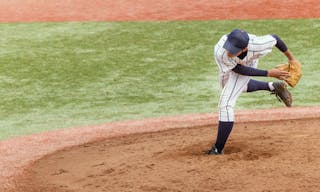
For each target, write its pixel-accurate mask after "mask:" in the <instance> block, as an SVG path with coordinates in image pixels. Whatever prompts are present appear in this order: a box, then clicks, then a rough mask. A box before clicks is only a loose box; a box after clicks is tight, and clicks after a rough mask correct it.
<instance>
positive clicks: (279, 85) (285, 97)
mask: <svg viewBox="0 0 320 192" xmlns="http://www.w3.org/2000/svg"><path fill="white" fill-rule="evenodd" d="M273 87H274V90H273V91H272V94H275V95H276V97H277V98H278V100H279V101H280V102H281V101H282V102H283V103H284V104H285V105H286V106H287V107H291V105H292V97H291V93H290V92H289V91H288V89H287V84H286V83H285V82H283V81H278V82H274V83H273Z"/></svg>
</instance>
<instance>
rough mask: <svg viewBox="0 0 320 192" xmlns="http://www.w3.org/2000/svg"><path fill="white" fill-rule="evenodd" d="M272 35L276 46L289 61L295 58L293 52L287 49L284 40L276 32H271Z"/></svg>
mask: <svg viewBox="0 0 320 192" xmlns="http://www.w3.org/2000/svg"><path fill="white" fill-rule="evenodd" d="M271 36H272V37H274V38H275V39H276V40H277V43H276V45H275V46H276V47H277V48H278V49H279V50H280V51H281V52H282V53H283V54H284V55H285V56H286V57H287V58H288V60H289V61H293V60H295V58H294V56H293V54H292V53H291V51H290V50H289V49H288V47H287V45H286V44H285V43H284V41H283V40H282V39H281V38H280V37H279V36H278V35H276V34H271Z"/></svg>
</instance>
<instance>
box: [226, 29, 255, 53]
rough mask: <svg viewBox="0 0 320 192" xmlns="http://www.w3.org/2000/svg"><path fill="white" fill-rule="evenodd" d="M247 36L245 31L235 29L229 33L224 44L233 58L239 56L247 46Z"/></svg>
mask: <svg viewBox="0 0 320 192" xmlns="http://www.w3.org/2000/svg"><path fill="white" fill-rule="evenodd" d="M248 42H249V35H248V33H247V32H246V31H244V30H240V29H235V30H233V31H231V33H229V35H228V38H227V41H226V42H225V43H224V45H223V48H225V49H226V50H227V51H228V52H229V53H230V54H229V55H233V56H237V55H239V53H240V54H241V52H242V51H243V50H245V49H246V48H247V46H248Z"/></svg>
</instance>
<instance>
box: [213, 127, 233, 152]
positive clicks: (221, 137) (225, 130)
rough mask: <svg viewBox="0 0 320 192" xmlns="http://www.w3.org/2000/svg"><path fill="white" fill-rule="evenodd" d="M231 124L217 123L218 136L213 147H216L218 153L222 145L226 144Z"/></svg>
mask: <svg viewBox="0 0 320 192" xmlns="http://www.w3.org/2000/svg"><path fill="white" fill-rule="evenodd" d="M232 127H233V122H223V121H219V125H218V134H217V140H216V143H215V146H216V147H217V149H218V151H219V153H221V151H222V150H223V148H224V145H225V144H226V142H227V139H228V137H229V135H230V133H231V131H232Z"/></svg>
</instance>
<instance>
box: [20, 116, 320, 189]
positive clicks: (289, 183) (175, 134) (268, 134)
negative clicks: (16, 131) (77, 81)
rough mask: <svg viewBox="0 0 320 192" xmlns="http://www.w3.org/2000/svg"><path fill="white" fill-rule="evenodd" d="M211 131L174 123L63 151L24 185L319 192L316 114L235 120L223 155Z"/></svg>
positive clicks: (50, 157) (42, 163)
mask: <svg viewBox="0 0 320 192" xmlns="http://www.w3.org/2000/svg"><path fill="white" fill-rule="evenodd" d="M214 130H215V129H214V128H213V127H212V126H210V127H201V128H189V129H175V130H169V131H163V132H157V133H147V134H136V135H129V136H123V137H117V138H112V139H107V140H104V141H99V142H94V143H90V144H85V145H81V146H77V147H72V148H69V149H64V150H62V151H58V152H56V153H54V154H51V155H48V156H46V157H44V158H42V159H41V160H39V161H37V162H35V163H34V164H33V166H32V167H31V168H29V169H28V170H27V171H26V172H27V174H26V175H27V179H26V180H24V181H22V184H23V183H24V182H26V183H27V186H28V187H27V188H22V191H23V192H38V191H39V192H40V191H48V192H51V191H57V192H58V191H64V192H68V191H70V192H93V191H95V192H105V191H141V192H144V191H146V192H149V191H163V192H167V191H172V192H173V191H183V192H186V191H190V192H191V191H208V192H209V191H239V192H242V191H243V192H248V191H255V192H258V191H261V192H262V191H317V190H319V188H320V183H319V179H320V148H319V146H320V119H319V118H318V119H303V120H290V121H287V122H283V121H278V122H260V123H256V122H255V123H238V124H236V126H235V127H234V132H233V133H232V136H231V139H230V141H229V142H228V144H227V147H226V151H225V155H223V156H207V155H205V154H204V153H203V151H204V150H206V149H209V148H210V146H211V144H212V142H213V140H214V135H215V131H214ZM32 186H36V187H32Z"/></svg>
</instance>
